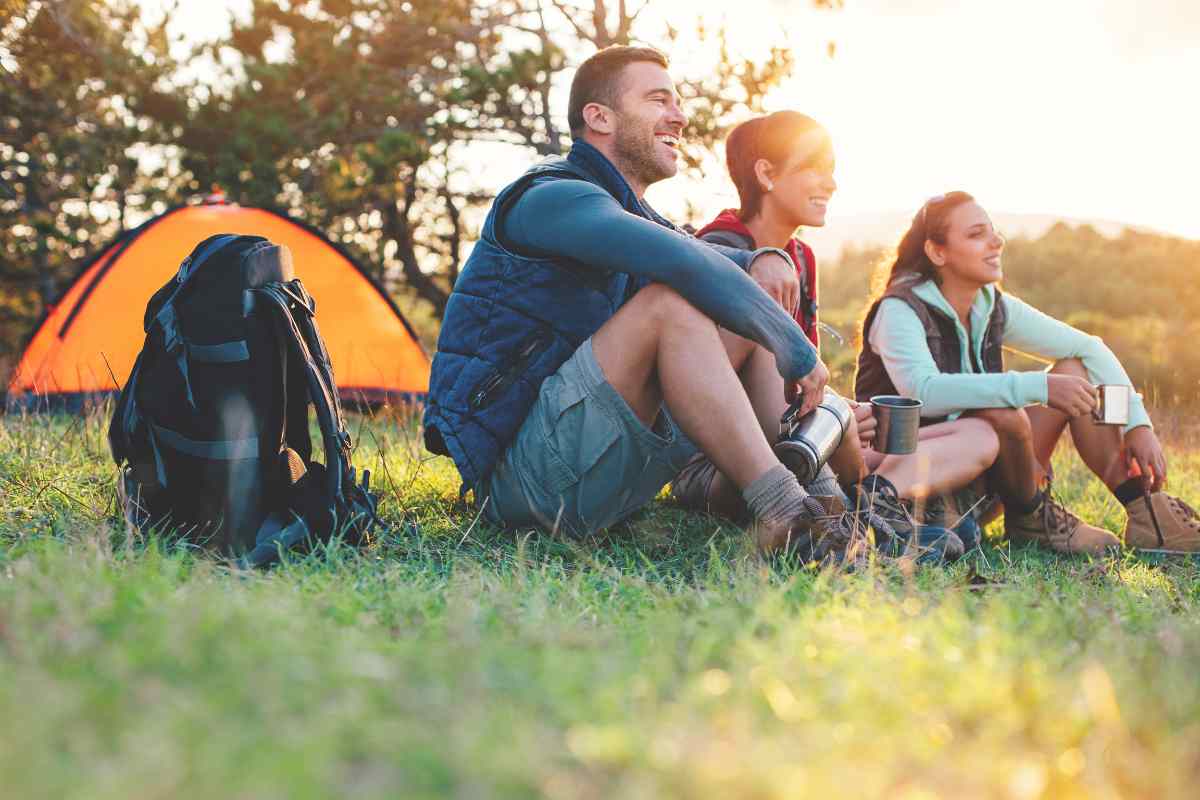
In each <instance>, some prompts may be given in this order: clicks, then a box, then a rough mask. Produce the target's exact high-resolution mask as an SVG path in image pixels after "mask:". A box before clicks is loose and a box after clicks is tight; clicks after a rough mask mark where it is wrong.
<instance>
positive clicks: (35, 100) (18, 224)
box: [0, 0, 170, 360]
mask: <svg viewBox="0 0 1200 800" xmlns="http://www.w3.org/2000/svg"><path fill="white" fill-rule="evenodd" d="M4 10H5V11H6V12H8V16H7V17H6V18H5V19H4V21H3V23H2V24H0V186H2V187H3V190H2V192H0V230H3V231H4V232H5V233H4V236H3V238H2V239H0V254H2V259H3V260H2V261H0V360H3V359H4V357H5V356H6V355H7V354H11V353H12V352H13V351H14V350H15V348H16V346H17V344H18V339H19V336H20V334H19V333H18V331H21V332H22V333H23V332H25V331H27V330H28V329H29V327H30V326H31V324H32V321H33V320H34V319H35V318H36V317H37V315H38V314H39V313H40V312H41V311H42V310H43V309H44V308H45V307H46V306H47V305H49V304H50V303H51V302H53V301H54V299H55V298H56V296H57V293H58V291H59V289H60V287H61V286H62V284H63V283H64V281H65V279H66V278H67V277H68V275H67V273H68V272H69V271H70V269H71V265H72V264H74V263H75V262H76V261H78V260H79V259H80V258H82V257H83V255H84V253H85V251H86V250H87V249H89V248H90V247H94V246H95V243H96V242H97V241H101V240H105V239H108V238H111V237H112V236H115V235H116V234H117V233H119V232H120V231H121V230H123V228H124V226H125V225H126V220H127V211H128V208H129V206H130V203H131V200H133V199H136V201H137V202H140V201H141V200H142V199H143V198H142V197H140V196H138V197H136V198H135V197H134V196H135V195H136V194H137V192H138V191H140V190H142V189H143V188H144V187H143V184H144V183H145V180H146V179H147V177H148V176H146V175H144V174H142V173H140V172H139V170H138V162H137V159H136V157H135V151H136V148H138V147H141V146H145V145H146V144H147V143H148V142H150V141H153V139H154V137H155V133H154V131H153V130H152V129H153V124H152V122H151V118H150V114H151V113H158V111H159V110H160V109H159V106H161V105H162V100H161V98H160V96H159V93H158V92H157V90H156V89H155V88H154V87H155V84H156V83H157V81H158V80H159V79H160V78H161V77H162V76H163V74H164V73H165V71H167V70H168V69H169V68H170V67H169V64H168V63H167V61H166V58H165V55H164V54H165V52H166V47H165V39H164V37H163V32H162V30H161V29H151V28H148V27H146V26H144V25H143V24H142V22H141V18H140V15H139V13H138V11H137V9H136V8H135V7H133V6H132V5H130V4H128V3H124V2H111V3H89V2H84V1H83V0H59V2H50V1H49V0H46V1H45V2H29V3H13V2H10V3H6V4H5V6H4Z"/></svg>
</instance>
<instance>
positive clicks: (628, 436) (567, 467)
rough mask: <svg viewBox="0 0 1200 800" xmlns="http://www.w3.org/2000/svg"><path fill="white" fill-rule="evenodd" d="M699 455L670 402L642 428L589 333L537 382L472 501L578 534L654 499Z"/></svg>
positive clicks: (494, 512)
mask: <svg viewBox="0 0 1200 800" xmlns="http://www.w3.org/2000/svg"><path fill="white" fill-rule="evenodd" d="M695 452H696V447H695V445H693V444H692V442H691V441H690V440H689V439H688V438H687V437H686V436H684V434H683V432H682V431H680V430H679V428H678V427H677V426H676V425H675V422H674V420H672V419H671V416H670V414H669V413H667V410H666V407H664V408H663V409H662V411H661V412H660V413H659V415H658V419H656V420H655V422H654V426H653V428H652V429H651V428H647V427H646V426H645V425H644V424H642V422H641V420H639V419H638V418H637V415H636V414H634V413H633V409H631V408H630V407H629V405H628V404H627V403H626V402H625V400H624V398H622V397H621V395H620V394H618V393H617V390H616V389H614V388H613V387H612V386H611V385H610V384H609V383H608V381H607V380H605V378H604V373H603V372H601V371H600V365H599V364H598V363H597V362H596V356H595V354H594V353H593V352H592V340H591V339H588V340H587V341H586V342H584V343H583V344H581V345H580V346H579V349H577V350H576V351H575V352H574V354H572V356H571V357H570V358H569V359H567V361H566V362H565V363H564V364H563V365H562V366H561V367H559V369H558V371H557V372H555V373H554V374H553V375H551V376H550V377H548V378H546V380H545V381H543V382H542V386H541V390H540V391H539V393H538V397H537V400H536V401H535V403H534V406H533V408H532V409H531V410H530V412H529V415H528V416H527V417H526V418H525V422H524V423H522V425H521V428H520V430H518V431H517V436H516V439H514V440H513V442H512V444H510V445H509V447H508V449H507V450H506V451H505V452H504V454H503V455H502V456H501V457H500V461H499V462H498V463H497V464H496V468H495V470H493V472H492V474H491V476H490V477H489V478H487V479H485V480H484V481H482V482H481V484H480V485H479V486H477V487H476V488H475V497H476V502H477V503H479V504H481V505H482V506H483V514H484V516H485V517H486V518H487V519H488V520H490V521H492V522H494V523H496V524H500V525H505V526H508V527H514V528H519V527H528V526H534V525H536V526H539V527H542V528H545V529H547V530H561V531H563V532H566V533H569V534H572V535H575V536H584V535H587V534H589V533H592V532H594V531H598V530H602V529H603V528H607V527H609V526H610V525H614V524H616V523H617V522H620V521H621V520H622V519H624V518H625V517H627V516H629V515H630V514H632V513H633V512H634V511H636V510H637V509H638V508H640V507H641V506H643V505H645V504H646V503H648V502H649V501H650V500H652V499H654V497H655V495H657V494H658V492H659V491H660V490H661V489H662V487H663V486H666V485H667V484H668V483H670V482H671V481H672V480H673V479H674V478H675V476H676V475H677V474H678V473H679V471H680V470H681V469H682V468H683V465H684V464H686V463H687V461H688V459H689V458H691V456H692V455H693V454H694V453H695Z"/></svg>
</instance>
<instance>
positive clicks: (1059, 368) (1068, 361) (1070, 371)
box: [1050, 358, 1088, 378]
mask: <svg viewBox="0 0 1200 800" xmlns="http://www.w3.org/2000/svg"><path fill="white" fill-rule="evenodd" d="M1050 372H1051V373H1052V374H1054V375H1074V376H1075V377H1077V378H1087V377H1088V371H1087V367H1085V366H1084V365H1083V362H1082V361H1080V360H1079V359H1078V358H1064V359H1063V360H1062V361H1056V362H1055V363H1054V366H1053V367H1051V368H1050Z"/></svg>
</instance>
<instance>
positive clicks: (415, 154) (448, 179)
mask: <svg viewBox="0 0 1200 800" xmlns="http://www.w3.org/2000/svg"><path fill="white" fill-rule="evenodd" d="M822 4H827V3H821V2H818V3H817V5H822ZM649 5H651V2H650V0H647V1H646V2H643V3H641V4H638V5H637V7H636V8H632V7H630V5H629V4H628V3H627V2H626V0H592V2H591V5H590V8H589V9H587V10H586V11H587V13H586V14H585V13H584V9H582V8H581V7H575V6H572V5H569V4H568V3H567V2H566V0H474V2H471V1H469V0H454V1H453V2H445V1H444V0H338V1H337V2H330V1H328V0H326V1H325V2H321V3H319V4H311V3H310V4H305V5H292V6H288V7H286V8H285V7H284V5H282V4H280V3H277V2H272V1H271V0H256V2H255V4H254V6H253V12H252V15H251V18H250V19H249V20H248V21H246V22H245V23H244V24H241V25H238V26H236V27H235V29H234V31H233V32H232V34H231V35H230V37H229V39H228V40H227V41H224V42H220V43H218V44H217V45H215V46H214V47H213V48H212V50H211V52H213V53H221V52H236V54H237V58H236V59H235V60H234V63H233V64H231V65H230V68H229V70H230V71H229V78H230V81H231V84H232V85H233V88H232V89H231V90H230V91H228V92H225V93H215V94H213V95H212V96H210V97H209V98H208V99H207V100H205V101H204V102H202V103H200V104H198V105H196V106H195V107H194V109H193V111H192V113H191V114H190V116H189V120H188V122H187V123H186V125H185V133H184V136H183V143H184V146H185V150H186V153H187V155H186V156H185V158H184V162H185V164H186V165H187V167H188V169H189V170H190V171H191V173H192V174H193V175H194V176H195V177H194V182H193V185H194V187H195V188H197V189H199V188H202V187H204V186H205V185H206V184H207V183H208V182H218V183H221V184H222V185H223V186H225V187H227V188H228V189H229V190H230V191H231V192H232V194H233V195H234V196H235V197H236V198H238V199H240V200H242V201H243V202H253V203H262V204H267V205H276V206H278V205H282V206H285V207H287V208H288V209H289V210H290V211H291V212H292V213H295V214H298V215H301V216H304V217H305V218H306V219H307V220H308V221H309V222H311V223H313V224H315V225H317V226H318V227H321V228H322V229H324V230H326V231H327V232H328V233H329V234H330V236H331V237H332V238H334V239H337V240H339V241H340V242H341V243H342V244H343V245H345V246H347V247H349V248H350V249H351V250H354V251H356V252H357V254H358V255H359V256H360V257H362V258H363V260H365V261H367V262H368V263H373V264H377V265H378V274H379V277H381V278H382V279H383V280H384V281H385V282H389V281H390V279H391V278H392V277H393V276H402V277H403V283H404V285H406V286H407V287H408V288H409V289H410V290H411V291H413V292H414V293H415V294H416V295H417V296H418V297H420V298H421V299H423V300H425V301H427V302H429V303H430V304H431V305H432V307H433V309H434V313H435V314H436V315H438V316H440V314H441V311H442V309H443V308H444V307H445V303H446V300H447V298H448V296H449V291H450V288H451V286H452V285H453V283H454V280H455V279H456V277H457V273H458V269H459V267H460V265H461V261H462V254H463V252H464V250H465V247H466V246H467V245H468V244H469V242H470V241H472V240H473V239H474V237H475V235H476V233H477V231H476V228H475V225H476V224H477V221H478V219H479V218H480V216H481V210H482V207H483V206H485V205H486V203H487V202H488V201H490V199H491V197H490V192H488V191H486V189H485V187H481V186H478V185H475V184H472V182H471V181H470V180H469V179H468V178H467V175H468V172H469V171H468V170H467V169H466V167H467V166H469V164H468V162H469V160H470V159H472V158H473V157H476V156H477V153H478V152H479V145H481V144H484V143H486V144H488V145H491V146H500V147H506V148H510V149H512V150H513V151H514V152H515V153H518V154H519V155H518V158H523V159H528V160H532V159H533V158H535V157H537V156H542V155H547V154H551V153H559V152H562V151H564V150H565V149H566V147H567V146H568V145H569V139H568V136H567V132H566V131H565V130H563V129H562V127H561V126H560V124H559V123H558V122H557V121H556V120H555V119H554V115H553V114H552V111H551V109H552V104H551V94H552V93H553V91H554V90H555V87H554V86H553V79H554V77H555V75H556V74H559V73H560V72H561V70H562V69H564V68H565V67H566V66H567V65H568V64H569V63H572V62H577V61H579V60H582V58H584V57H586V56H587V55H589V54H590V53H591V52H593V51H594V50H595V49H597V48H600V47H604V46H608V45H610V44H618V43H632V42H636V41H640V40H639V39H638V38H637V37H638V35H639V30H638V20H639V17H640V16H641V14H642V12H643V11H644V10H645V9H646V8H647V7H648V6H649ZM645 35H648V32H647V34H645ZM677 35H678V33H677V32H675V31H671V30H669V29H667V30H664V31H663V32H662V37H660V39H661V38H665V39H666V40H669V39H671V38H672V37H675V36H677ZM701 37H702V39H703V40H704V41H706V42H710V43H712V44H713V46H714V48H716V50H717V55H716V57H715V58H714V60H713V65H712V69H711V70H710V71H709V72H708V73H707V74H706V75H704V76H692V77H690V78H689V77H687V76H683V79H682V80H681V81H680V91H681V93H682V94H683V95H684V97H685V98H686V99H687V101H688V104H689V111H690V112H691V114H692V117H693V125H692V128H691V130H690V131H689V148H690V149H689V150H688V151H687V152H686V157H687V161H688V163H689V165H691V166H693V167H694V166H695V165H697V164H698V163H699V162H700V159H701V157H702V154H703V153H704V152H706V151H707V150H709V149H711V147H712V146H713V144H714V143H715V142H716V141H717V140H718V139H719V138H720V137H721V136H723V134H724V132H725V131H726V129H727V127H728V124H729V122H730V119H731V117H732V115H733V114H735V113H737V112H738V111H744V110H751V111H758V110H761V102H762V97H763V95H764V94H765V93H766V92H767V91H768V90H769V89H770V88H771V87H773V86H775V85H777V84H778V83H779V82H780V81H781V80H782V79H783V78H784V77H786V76H787V75H788V74H789V72H790V70H791V65H792V60H791V56H790V53H789V51H787V50H786V49H784V48H782V47H777V48H774V49H772V50H770V51H769V52H768V53H767V54H765V55H764V56H762V57H760V58H757V59H755V58H742V57H734V56H733V55H732V54H731V53H730V51H729V49H728V47H726V46H725V43H724V38H723V33H722V32H721V31H715V32H712V33H708V32H705V31H703V30H701ZM331 42H332V43H333V44H332V45H331V44H330V43H331ZM659 43H660V44H661V43H662V42H661V41H659Z"/></svg>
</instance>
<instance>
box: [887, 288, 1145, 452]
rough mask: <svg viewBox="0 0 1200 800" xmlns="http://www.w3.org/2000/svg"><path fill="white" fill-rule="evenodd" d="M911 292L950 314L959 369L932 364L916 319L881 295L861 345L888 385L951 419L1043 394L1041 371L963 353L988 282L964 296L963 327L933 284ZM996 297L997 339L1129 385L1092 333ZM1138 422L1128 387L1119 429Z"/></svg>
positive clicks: (974, 341) (985, 310)
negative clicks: (877, 361) (999, 306)
mask: <svg viewBox="0 0 1200 800" xmlns="http://www.w3.org/2000/svg"><path fill="white" fill-rule="evenodd" d="M914 293H915V294H916V295H917V296H918V297H919V298H920V299H922V300H924V301H925V302H926V303H929V304H931V305H933V306H936V307H937V308H939V309H941V310H942V311H944V312H945V313H946V314H947V315H948V316H949V317H950V318H951V319H953V320H954V323H955V328H956V330H957V331H958V341H959V352H961V353H962V364H961V369H962V372H960V373H943V372H941V371H940V370H939V369H938V368H937V365H936V364H935V363H934V361H933V356H932V355H931V354H930V352H929V345H928V344H927V342H926V340H925V328H924V326H922V325H921V321H920V319H918V318H917V315H916V313H914V312H913V310H912V309H911V308H909V307H908V304H907V303H905V302H904V301H903V300H900V299H899V298H887V299H885V300H884V301H883V302H882V303H880V305H879V312H878V313H877V314H876V316H875V322H874V324H873V325H872V326H871V330H870V331H869V332H868V334H867V346H869V347H870V348H871V349H873V350H874V351H875V352H876V353H877V354H879V356H880V358H882V359H883V364H884V366H885V367H886V368H887V371H888V375H889V376H890V377H891V379H892V382H893V383H894V384H895V385H896V390H897V391H898V392H900V393H901V394H904V395H907V396H909V397H915V398H917V399H918V400H920V401H921V402H922V403H923V404H924V405H923V406H922V408H921V413H922V415H923V416H927V417H941V416H949V417H950V418H951V419H953V418H955V417H957V416H958V415H960V414H961V413H962V412H963V411H966V410H969V409H973V408H1021V407H1023V406H1027V405H1034V404H1037V403H1043V404H1044V403H1045V402H1046V397H1047V383H1046V373H1045V372H1017V371H1007V372H997V373H978V372H976V371H975V368H974V365H973V363H972V359H971V357H970V353H972V352H973V353H975V363H983V354H982V348H983V334H984V330H985V329H986V327H987V323H988V319H989V317H990V316H991V313H992V307H993V305H994V304H995V302H996V290H995V287H993V286H985V287H984V288H983V289H981V290H980V291H979V293H978V294H976V296H975V301H974V302H973V303H972V304H971V311H970V321H971V330H970V333H969V335H968V331H967V330H966V328H965V327H964V326H963V324H962V322H961V321H960V320H959V319H958V315H957V314H956V313H955V312H954V309H953V308H951V306H950V303H949V301H947V300H946V298H945V296H944V295H943V294H942V292H941V290H940V289H939V288H938V287H937V284H935V283H934V282H933V281H925V282H924V283H921V284H919V285H918V286H917V287H916V289H914ZM1000 298H1001V299H1000V302H1002V303H1004V305H1005V310H1006V311H1007V312H1008V322H1007V324H1006V325H1005V326H1004V333H1003V337H1002V339H1003V343H1004V345H1005V346H1007V347H1012V348H1013V349H1015V350H1020V351H1022V352H1028V353H1033V354H1035V355H1039V356H1043V357H1045V358H1049V359H1053V360H1055V361H1058V360H1061V359H1064V358H1078V359H1079V360H1081V361H1082V362H1083V365H1084V367H1086V368H1087V371H1088V376H1089V379H1090V380H1091V381H1092V383H1095V384H1124V385H1126V386H1132V385H1133V384H1132V381H1130V380H1129V375H1128V374H1127V373H1126V372H1125V368H1124V367H1122V366H1121V362H1120V361H1118V360H1117V357H1116V356H1115V355H1114V354H1113V352H1112V350H1110V349H1109V348H1108V346H1107V345H1105V344H1104V342H1103V341H1102V340H1101V339H1100V338H1099V337H1098V336H1092V335H1090V334H1087V333H1084V332H1083V331H1081V330H1079V329H1077V328H1072V327H1071V326H1070V325H1068V324H1066V323H1065V322H1060V321H1059V320H1057V319H1054V318H1053V317H1051V316H1050V315H1048V314H1044V313H1042V312H1041V311H1038V310H1037V309H1036V308H1034V307H1033V306H1031V305H1029V304H1028V303H1026V302H1023V301H1022V300H1020V299H1018V298H1016V297H1014V296H1013V295H1011V294H1009V293H1007V292H1003V293H1001V294H1000ZM1142 425H1150V416H1149V414H1147V413H1146V407H1145V404H1144V403H1143V402H1142V398H1141V395H1139V394H1137V393H1134V397H1133V400H1132V401H1131V402H1130V407H1129V424H1128V425H1127V426H1126V427H1125V430H1127V431H1128V430H1131V429H1133V428H1136V427H1138V426H1142Z"/></svg>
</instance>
